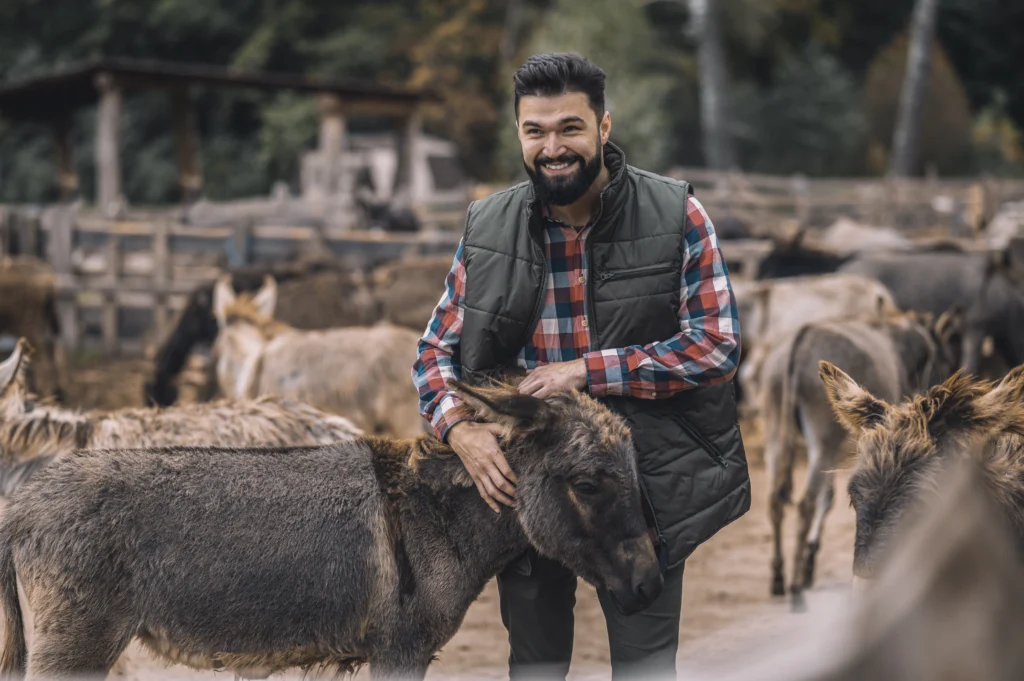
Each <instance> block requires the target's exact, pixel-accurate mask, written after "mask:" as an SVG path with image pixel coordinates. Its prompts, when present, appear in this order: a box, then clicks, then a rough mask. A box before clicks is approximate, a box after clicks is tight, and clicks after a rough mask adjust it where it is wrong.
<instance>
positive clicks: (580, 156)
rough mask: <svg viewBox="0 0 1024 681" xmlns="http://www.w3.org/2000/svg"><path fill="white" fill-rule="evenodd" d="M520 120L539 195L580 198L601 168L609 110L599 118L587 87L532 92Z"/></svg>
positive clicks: (558, 201)
mask: <svg viewBox="0 0 1024 681" xmlns="http://www.w3.org/2000/svg"><path fill="white" fill-rule="evenodd" d="M517 125H518V127H519V143H520V144H522V146H523V165H524V166H525V167H526V172H527V174H528V175H529V176H530V179H531V180H533V186H534V189H535V190H536V191H537V195H538V198H539V199H540V200H541V201H544V202H546V203H550V204H553V205H556V206H567V205H569V204H571V203H575V202H576V201H577V200H578V199H580V198H581V197H582V196H583V195H584V194H585V193H586V191H587V189H588V188H589V187H590V185H592V184H593V183H594V180H595V179H596V178H597V176H598V175H599V174H600V173H601V168H602V167H603V165H604V153H603V147H604V143H605V142H607V141H608V133H609V132H610V131H611V127H612V119H611V116H610V115H609V114H608V112H605V114H604V116H603V118H602V119H601V120H600V121H598V120H597V114H595V113H594V110H593V109H591V108H590V102H589V100H588V99H587V95H586V94H584V93H582V92H568V93H566V94H562V95H556V96H554V97H538V96H533V95H527V96H525V97H523V98H522V99H520V100H519V120H518V121H517Z"/></svg>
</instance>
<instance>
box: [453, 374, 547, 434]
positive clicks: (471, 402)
mask: <svg viewBox="0 0 1024 681" xmlns="http://www.w3.org/2000/svg"><path fill="white" fill-rule="evenodd" d="M448 387H449V389H451V390H454V391H455V394H456V395H458V396H459V399H461V400H462V402H463V404H464V405H465V406H466V407H467V408H468V409H469V410H470V412H472V413H473V415H474V416H476V417H477V418H479V419H482V420H483V421H486V422H488V423H494V424H497V425H499V426H502V427H503V428H505V429H506V430H508V431H509V432H510V433H512V432H520V433H522V432H526V431H536V430H542V429H544V428H547V427H548V425H550V423H551V421H552V420H553V418H554V409H552V408H551V405H549V404H548V403H547V402H545V401H544V400H542V399H539V398H536V397H533V396H532V395H522V394H520V393H518V392H516V391H515V389H513V388H509V387H497V388H483V387H474V388H470V387H469V386H467V385H466V384H465V383H462V382H461V381H449V382H448Z"/></svg>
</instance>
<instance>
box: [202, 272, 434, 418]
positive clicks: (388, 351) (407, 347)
mask: <svg viewBox="0 0 1024 681" xmlns="http://www.w3.org/2000/svg"><path fill="white" fill-rule="evenodd" d="M213 297H214V314H215V316H216V317H217V322H218V324H219V325H220V332H219V333H218V334H217V340H216V342H215V343H214V356H215V365H216V372H217V384H218V386H219V388H220V391H221V393H223V394H224V395H225V396H227V397H231V398H234V399H245V398H253V397H258V396H260V395H284V396H287V397H292V398H295V399H297V400H301V401H302V402H305V403H307V404H310V405H312V406H314V407H316V408H318V409H323V410H324V411H329V412H332V413H335V414H341V415H343V416H346V417H348V418H350V419H351V420H352V422H353V423H355V424H356V425H357V426H358V427H360V428H362V429H364V430H366V431H367V432H370V433H377V434H389V435H396V436H408V437H412V436H415V435H417V434H419V433H421V432H423V430H424V425H425V423H426V422H425V421H424V420H423V419H422V417H421V416H420V414H419V410H418V402H419V396H418V394H417V393H416V389H415V388H414V387H413V385H412V383H411V382H410V381H409V367H411V366H412V365H413V363H414V362H415V361H416V343H417V342H418V341H419V334H417V333H415V332H414V331H411V330H409V329H405V328H401V327H398V326H392V325H391V324H387V323H381V324H376V325H374V326H364V327H346V328H339V329H329V330H325V331H300V330H298V329H294V328H292V327H290V326H288V325H286V324H282V323H280V322H276V321H274V319H273V314H274V308H275V306H276V304H277V285H276V283H275V281H274V279H273V278H271V277H267V278H266V280H265V282H264V284H263V286H262V287H261V288H260V290H259V291H257V292H256V294H255V295H252V296H250V295H246V294H242V295H238V296H236V295H235V292H234V291H233V290H232V288H231V284H230V282H229V280H228V279H227V277H221V279H219V280H218V281H217V285H216V288H215V290H214V296H213Z"/></svg>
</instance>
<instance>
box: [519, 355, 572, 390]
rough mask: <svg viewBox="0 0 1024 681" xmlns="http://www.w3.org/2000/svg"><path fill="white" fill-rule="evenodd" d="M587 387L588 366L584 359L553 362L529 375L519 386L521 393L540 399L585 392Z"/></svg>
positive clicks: (530, 372)
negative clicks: (560, 394)
mask: <svg viewBox="0 0 1024 681" xmlns="http://www.w3.org/2000/svg"><path fill="white" fill-rule="evenodd" d="M586 387H587V365H586V363H585V362H584V361H583V360H582V359H574V360H573V361H571V362H552V363H551V364H545V365H544V366H539V367H537V368H536V369H533V370H532V371H529V372H528V373H527V376H526V378H524V379H523V381H522V383H520V384H519V392H520V393H522V394H523V395H533V396H534V397H537V398H539V399H544V398H546V397H550V396H551V395H553V394H555V393H558V392H567V391H569V390H583V389H584V388H586Z"/></svg>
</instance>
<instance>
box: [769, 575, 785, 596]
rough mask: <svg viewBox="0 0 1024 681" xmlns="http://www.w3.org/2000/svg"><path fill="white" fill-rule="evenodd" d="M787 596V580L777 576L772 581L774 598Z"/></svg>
mask: <svg viewBox="0 0 1024 681" xmlns="http://www.w3.org/2000/svg"><path fill="white" fill-rule="evenodd" d="M785 595H786V580H785V579H783V578H782V575H775V577H774V578H773V579H772V596H785Z"/></svg>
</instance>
